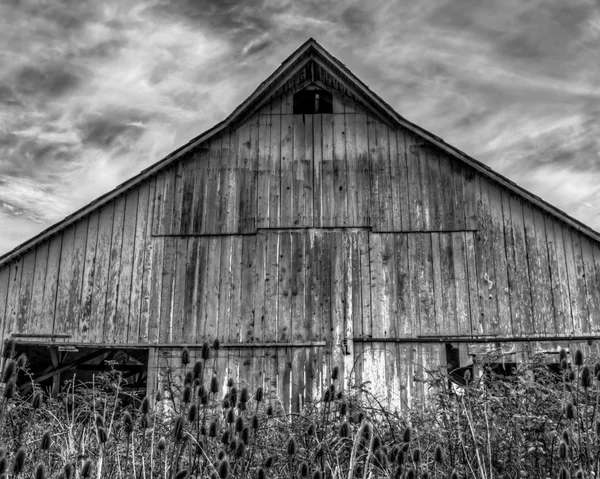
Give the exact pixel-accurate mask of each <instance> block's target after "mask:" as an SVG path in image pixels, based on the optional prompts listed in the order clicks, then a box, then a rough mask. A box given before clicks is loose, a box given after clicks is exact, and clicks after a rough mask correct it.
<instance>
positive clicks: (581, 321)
mask: <svg viewBox="0 0 600 479" xmlns="http://www.w3.org/2000/svg"><path fill="white" fill-rule="evenodd" d="M571 244H572V246H573V262H574V267H575V276H574V277H571V276H569V279H570V280H571V284H572V285H573V286H574V288H575V291H576V294H575V298H576V300H577V302H578V304H579V305H580V306H579V311H578V312H579V318H578V319H576V320H575V326H576V330H575V334H582V333H589V332H590V325H589V322H588V318H589V306H588V304H587V288H586V284H585V265H584V261H583V250H582V236H581V234H580V233H579V232H577V231H574V230H571ZM573 279H574V280H575V281H574V284H573ZM571 299H573V295H571ZM573 309H574V308H573Z"/></svg>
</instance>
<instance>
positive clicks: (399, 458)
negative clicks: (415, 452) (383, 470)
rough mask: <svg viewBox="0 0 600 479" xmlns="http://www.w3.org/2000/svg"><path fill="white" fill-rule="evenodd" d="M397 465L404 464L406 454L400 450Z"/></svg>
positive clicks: (397, 455)
mask: <svg viewBox="0 0 600 479" xmlns="http://www.w3.org/2000/svg"><path fill="white" fill-rule="evenodd" d="M396 464H398V465H399V466H401V465H402V464H404V452H403V451H402V450H399V451H398V453H397V454H396Z"/></svg>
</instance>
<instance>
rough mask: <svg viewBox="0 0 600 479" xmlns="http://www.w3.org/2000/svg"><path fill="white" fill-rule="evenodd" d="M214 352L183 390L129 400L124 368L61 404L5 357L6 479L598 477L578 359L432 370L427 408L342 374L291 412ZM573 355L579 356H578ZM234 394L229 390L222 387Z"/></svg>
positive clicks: (184, 367) (589, 403)
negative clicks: (219, 368) (22, 384)
mask: <svg viewBox="0 0 600 479" xmlns="http://www.w3.org/2000/svg"><path fill="white" fill-rule="evenodd" d="M214 355H215V351H214V349H212V348H211V347H210V346H209V345H208V344H205V345H204V346H203V348H202V352H201V358H202V359H200V360H199V361H197V362H196V363H194V364H193V365H192V364H190V359H189V358H190V356H189V353H188V352H187V350H184V351H183V352H182V355H181V364H180V365H179V366H180V367H179V368H178V369H179V373H180V375H181V377H182V378H183V381H182V382H181V384H178V383H177V381H175V380H173V378H172V377H167V378H166V383H165V391H166V394H159V395H158V397H156V398H152V400H150V398H144V399H139V398H134V397H131V398H128V397H127V396H126V395H125V394H124V392H123V391H124V384H123V380H122V378H121V376H120V374H119V373H118V372H117V371H110V372H108V373H106V374H102V375H100V376H98V377H97V378H95V379H94V381H93V383H92V384H86V385H82V384H78V383H77V382H76V380H75V379H73V380H71V381H67V382H65V384H64V385H63V389H62V391H61V393H60V395H59V396H58V397H57V398H52V397H47V396H46V395H44V394H43V393H42V391H40V390H39V389H36V388H35V386H34V390H33V393H31V394H29V396H28V397H24V396H21V395H20V394H19V391H18V388H17V387H16V382H15V381H16V378H17V374H18V372H19V371H20V370H22V369H24V368H26V364H25V362H24V361H20V362H19V361H17V360H16V358H7V359H6V361H5V364H4V368H3V371H2V373H3V374H2V376H1V380H2V382H1V385H0V391H1V392H2V399H1V402H0V446H1V447H0V478H9V477H10V478H25V477H27V478H29V477H35V478H37V479H43V478H45V477H57V478H62V479H71V478H92V477H96V478H119V479H121V478H141V479H150V478H156V479H159V478H160V479H184V478H186V477H201V478H205V477H208V478H219V479H224V478H232V479H236V478H297V479H301V478H313V479H318V478H336V479H338V478H339V479H342V478H344V479H367V478H375V477H382V478H427V477H428V478H449V477H451V478H462V477H464V478H486V479H493V478H515V477H532V478H533V477H552V478H554V477H585V478H590V477H598V472H599V471H598V469H599V467H600V457H599V455H600V440H599V435H600V421H599V418H598V416H597V414H598V412H597V411H598V404H599V401H600V365H596V364H591V362H590V361H588V362H586V361H585V358H583V356H582V355H581V354H580V352H578V353H577V354H576V355H574V357H573V358H572V364H573V366H572V367H571V366H570V363H569V357H568V355H566V354H564V353H561V357H560V359H561V368H560V369H559V370H558V371H554V372H553V371H551V370H550V369H549V368H548V367H547V365H546V364H545V363H544V362H543V360H542V358H540V357H535V358H533V359H532V360H531V361H530V362H528V363H526V364H521V365H519V367H518V369H517V370H516V371H514V374H512V375H511V376H509V377H504V376H502V377H500V376H498V375H496V374H494V372H493V371H494V368H493V364H494V363H495V362H496V361H497V359H498V358H488V359H487V360H481V361H480V363H479V365H478V368H479V371H480V374H478V375H476V376H474V377H471V376H470V375H469V374H468V375H467V376H466V377H465V379H466V380H467V384H466V385H465V386H463V387H461V388H457V387H456V386H455V385H453V383H451V381H450V380H449V378H448V376H447V375H446V374H444V373H443V372H441V371H437V372H432V373H431V374H430V377H429V379H428V384H427V386H428V388H430V390H431V391H435V393H432V394H431V395H430V398H429V400H428V401H427V402H426V403H424V404H423V405H421V406H420V407H415V408H413V409H412V410H410V411H407V412H404V413H400V412H397V411H390V410H386V409H384V408H383V407H382V406H381V402H380V401H379V400H378V398H374V397H373V396H372V395H371V394H370V393H369V392H368V391H367V390H364V389H360V388H358V387H356V388H351V389H350V390H349V391H347V392H344V393H342V392H340V388H339V384H338V381H340V378H338V371H337V369H334V370H333V373H332V377H331V378H330V385H329V387H328V388H326V389H325V391H324V392H323V397H321V398H320V399H319V400H317V401H313V402H308V403H307V404H306V406H305V408H304V409H303V410H302V411H300V412H299V413H293V414H289V413H286V412H285V411H283V410H282V408H281V403H280V401H279V400H278V398H276V397H275V396H273V395H272V394H270V393H266V392H265V391H263V390H262V388H258V389H257V390H254V391H250V390H248V389H247V388H246V387H245V385H244V384H243V383H242V384H238V383H236V382H235V381H233V380H232V379H229V380H228V379H227V378H223V377H219V375H218V374H215V371H214V370H213V368H212V367H208V366H207V365H208V364H212V363H211V356H213V357H214ZM575 356H577V357H575ZM221 384H222V385H225V387H224V389H223V390H220V387H219V385H221Z"/></svg>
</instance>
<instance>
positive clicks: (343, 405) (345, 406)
mask: <svg viewBox="0 0 600 479" xmlns="http://www.w3.org/2000/svg"><path fill="white" fill-rule="evenodd" d="M347 412H348V403H346V402H345V401H343V402H341V403H340V416H342V417H343V416H345V415H346V413H347Z"/></svg>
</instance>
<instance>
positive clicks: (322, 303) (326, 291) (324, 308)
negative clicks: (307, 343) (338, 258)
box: [317, 231, 334, 372]
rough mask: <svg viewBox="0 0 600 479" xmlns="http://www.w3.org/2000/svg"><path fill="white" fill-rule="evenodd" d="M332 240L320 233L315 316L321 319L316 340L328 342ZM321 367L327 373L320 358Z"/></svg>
mask: <svg viewBox="0 0 600 479" xmlns="http://www.w3.org/2000/svg"><path fill="white" fill-rule="evenodd" d="M333 240H334V233H332V232H328V231H324V232H322V234H321V236H320V241H321V245H320V248H319V258H318V261H319V266H320V267H319V269H318V270H317V271H318V273H317V274H318V275H319V276H318V277H319V278H320V279H321V284H320V286H321V287H320V289H319V292H318V294H319V301H318V305H319V309H320V314H318V315H317V317H320V318H321V321H320V322H319V324H318V326H317V330H318V329H320V331H319V332H318V338H319V339H320V340H328V339H330V337H331V334H330V333H331V328H332V322H331V314H332V313H331V308H332V305H331V301H332V294H333V291H332V289H331V287H332V277H331V276H332V274H333V271H332V269H331V266H332V258H333V255H334V248H333ZM321 364H322V367H323V368H325V372H327V367H328V361H327V358H326V357H323V358H322V361H321Z"/></svg>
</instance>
